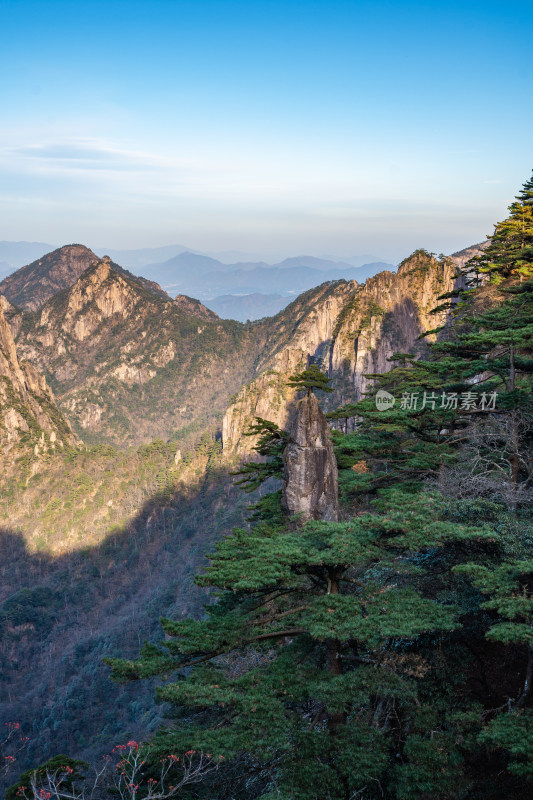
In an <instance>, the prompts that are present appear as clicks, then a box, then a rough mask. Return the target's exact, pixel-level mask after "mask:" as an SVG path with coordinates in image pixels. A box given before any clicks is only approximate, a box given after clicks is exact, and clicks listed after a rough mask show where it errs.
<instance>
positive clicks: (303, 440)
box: [282, 394, 339, 522]
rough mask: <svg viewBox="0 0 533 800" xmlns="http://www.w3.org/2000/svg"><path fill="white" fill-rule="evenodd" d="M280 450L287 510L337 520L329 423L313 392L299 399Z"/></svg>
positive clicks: (336, 479)
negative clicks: (287, 438)
mask: <svg viewBox="0 0 533 800" xmlns="http://www.w3.org/2000/svg"><path fill="white" fill-rule="evenodd" d="M289 435H290V440H289V443H288V445H287V447H286V448H285V451H284V453H283V464H284V467H285V469H284V472H285V477H284V480H283V490H282V502H283V507H284V508H285V509H286V511H287V512H288V513H289V514H290V515H291V516H294V515H295V514H299V515H300V519H301V520H302V522H305V521H307V520H310V519H325V520H337V519H338V517H339V505H338V475H337V462H336V460H335V454H334V452H333V445H332V443H331V440H330V437H329V429H328V424H327V422H326V418H325V416H324V414H323V413H322V410H321V408H320V406H319V404H318V400H317V398H316V397H315V395H314V394H308V395H306V396H305V397H304V398H303V399H302V400H300V401H299V403H298V406H297V410H296V415H295V417H294V419H293V421H292V424H291V425H290V429H289Z"/></svg>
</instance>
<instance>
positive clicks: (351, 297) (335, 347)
mask: <svg viewBox="0 0 533 800" xmlns="http://www.w3.org/2000/svg"><path fill="white" fill-rule="evenodd" d="M482 247H483V245H475V246H473V247H471V248H467V250H464V251H461V252H460V253H456V254H454V256H452V257H450V258H447V259H446V258H443V259H437V258H435V257H434V256H432V255H430V254H428V253H426V252H425V251H417V252H415V253H414V254H413V255H412V256H410V257H409V258H407V259H405V261H403V262H402V264H400V266H399V267H398V271H397V272H396V273H392V272H381V273H379V274H378V275H376V276H375V277H373V278H369V279H368V280H367V281H366V283H365V284H363V285H362V286H358V285H357V284H356V283H355V282H349V283H347V282H345V281H338V282H333V283H331V284H325V285H324V287H318V290H314V292H315V293H316V294H313V292H308V293H306V295H302V297H301V298H299V299H298V301H297V304H296V307H294V305H295V304H293V305H291V306H288V308H287V309H285V311H283V312H282V313H281V314H279V315H278V316H277V317H275V318H274V319H273V320H271V321H269V324H270V333H269V336H267V345H266V348H265V352H264V355H263V356H262V357H261V358H260V359H259V361H258V365H257V368H256V369H257V372H258V373H259V374H258V376H257V377H256V378H255V380H254V381H253V382H252V383H251V384H250V385H249V386H247V387H245V388H244V389H243V390H241V392H240V393H239V394H238V396H237V398H236V400H235V402H234V403H233V404H232V405H231V406H230V407H229V408H228V409H227V411H226V414H225V416H224V420H223V442H224V450H225V452H226V453H227V454H228V455H233V454H236V453H239V454H241V455H244V454H247V453H250V452H251V448H252V447H253V441H252V440H251V438H250V437H245V436H243V434H244V432H245V430H246V429H247V428H248V426H249V425H250V423H251V422H252V421H253V418H254V417H255V416H260V417H263V418H265V419H269V420H271V421H273V422H275V423H276V424H277V425H280V427H287V425H288V423H289V420H290V418H291V409H293V408H294V392H292V391H291V390H289V389H288V388H287V386H286V381H287V378H288V376H289V375H291V374H292V373H294V372H295V371H296V370H297V369H300V368H301V367H302V366H305V365H307V364H308V363H309V361H311V360H312V361H313V362H314V363H317V364H318V365H319V366H321V368H322V369H324V370H325V371H326V372H327V373H328V375H329V377H330V378H331V379H332V385H333V387H334V389H335V392H334V394H333V395H332V396H331V397H330V398H329V399H328V400H327V401H326V402H327V404H328V407H335V406H338V405H341V404H343V403H346V402H355V401H356V400H359V399H361V397H362V395H363V394H364V393H365V391H366V390H367V388H368V386H369V380H368V379H367V378H366V377H365V375H366V374H371V373H376V372H386V371H387V370H388V369H389V368H390V362H389V361H388V359H389V358H390V357H391V356H392V355H393V354H394V353H396V352H409V353H415V354H417V355H419V356H420V355H423V354H424V353H425V352H426V348H427V345H426V341H428V340H429V341H431V339H433V338H434V336H435V335H434V334H431V335H430V336H428V337H427V339H423V340H420V339H419V337H420V335H421V334H422V333H425V332H427V331H431V330H433V329H435V328H438V327H440V326H442V325H444V324H446V321H447V316H446V312H444V311H443V312H441V313H438V314H433V313H431V312H432V310H433V309H434V308H435V307H436V306H437V305H438V300H437V298H438V297H439V295H441V294H444V293H446V292H449V291H451V290H452V289H454V288H458V286H459V283H458V279H457V277H456V272H457V267H458V266H463V265H464V263H465V262H466V261H467V260H468V259H469V258H472V256H473V255H476V254H477V253H479V252H481V250H480V248H482ZM306 302H307V303H308V306H307V307H305V308H304V305H305V303H306ZM298 304H300V305H298ZM299 308H300V309H301V311H302V316H301V318H300V319H299V318H298V317H297V314H296V313H295V312H297V311H298V309H299ZM291 321H292V324H291ZM269 337H270V338H269ZM269 341H272V342H275V346H274V347H273V348H272V349H271V350H270V351H269V347H268V342H269Z"/></svg>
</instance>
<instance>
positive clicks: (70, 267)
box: [0, 244, 98, 311]
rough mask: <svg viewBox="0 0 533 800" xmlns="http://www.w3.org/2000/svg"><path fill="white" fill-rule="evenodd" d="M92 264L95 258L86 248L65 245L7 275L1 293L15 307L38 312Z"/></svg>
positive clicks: (78, 245) (83, 246)
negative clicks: (49, 299) (50, 298)
mask: <svg viewBox="0 0 533 800" xmlns="http://www.w3.org/2000/svg"><path fill="white" fill-rule="evenodd" d="M95 261H98V256H96V255H95V254H94V253H93V251H92V250H89V248H88V247H85V245H83V244H67V245H64V246H63V247H59V248H58V249H57V250H53V251H52V252H51V253H47V254H46V255H45V256H42V258H39V259H37V260H36V261H33V262H32V263H31V264H28V265H27V266H25V267H21V269H19V270H17V271H16V272H14V273H13V274H12V275H9V276H8V277H7V278H5V279H4V280H3V281H2V283H0V292H1V293H2V294H4V295H5V296H6V297H7V299H8V300H9V301H10V302H11V303H13V304H14V305H16V306H20V307H21V308H23V309H25V310H27V311H37V309H39V308H40V307H41V306H42V305H43V304H44V303H45V302H46V301H47V300H48V298H49V297H52V295H54V294H56V293H57V292H59V291H61V290H62V289H65V288H67V287H68V286H72V284H73V283H75V281H76V280H77V279H78V278H79V276H80V275H81V274H82V272H85V270H86V269H87V267H89V266H91V264H93V263H94V262H95Z"/></svg>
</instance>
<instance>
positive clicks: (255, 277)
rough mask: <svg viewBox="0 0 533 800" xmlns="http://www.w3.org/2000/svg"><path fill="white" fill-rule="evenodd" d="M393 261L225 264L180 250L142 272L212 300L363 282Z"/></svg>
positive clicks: (167, 285)
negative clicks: (336, 282)
mask: <svg viewBox="0 0 533 800" xmlns="http://www.w3.org/2000/svg"><path fill="white" fill-rule="evenodd" d="M384 269H394V267H393V265H392V264H387V263H386V262H383V261H379V262H376V263H371V264H365V265H363V266H360V267H354V266H352V265H351V264H348V263H346V262H336V261H330V260H327V259H320V258H316V257H314V256H305V255H303V256H297V257H291V258H286V259H284V260H283V261H280V262H279V263H278V264H267V263H265V262H258V263H253V262H244V263H237V264H222V263H221V262H220V261H217V260H216V259H213V258H211V257H209V256H202V255H198V254H196V253H189V252H185V253H180V254H179V255H177V256H174V257H173V258H171V259H169V260H168V261H165V262H162V263H160V264H150V265H147V266H146V267H145V268H144V270H143V274H144V275H145V276H147V277H149V278H151V279H152V280H155V281H157V282H158V283H159V284H161V286H163V288H164V289H165V290H166V291H168V292H169V294H171V295H172V294H173V293H174V292H176V291H179V292H182V293H185V294H189V295H192V296H193V297H199V298H200V299H201V300H203V301H206V300H210V299H212V298H213V297H216V296H220V295H244V294H247V295H254V294H280V295H284V296H292V297H295V296H296V295H298V294H300V293H301V292H305V291H307V290H308V289H311V288H312V287H313V286H318V285H320V284H321V283H324V281H331V280H343V279H344V280H356V281H357V282H358V283H361V282H363V281H364V280H366V278H368V277H372V276H373V275H375V274H377V273H378V272H381V271H383V270H384Z"/></svg>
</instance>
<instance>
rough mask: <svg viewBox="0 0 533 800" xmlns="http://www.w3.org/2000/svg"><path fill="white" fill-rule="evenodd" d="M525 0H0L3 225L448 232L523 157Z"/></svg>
mask: <svg viewBox="0 0 533 800" xmlns="http://www.w3.org/2000/svg"><path fill="white" fill-rule="evenodd" d="M532 33H533V4H532V3H531V2H514V1H513V0H510V2H508V3H506V4H503V3H501V2H499V3H493V2H491V1H490V0H485V1H484V2H477V0H474V1H473V2H467V1H466V0H463V2H447V1H446V0H442V1H441V2H440V3H434V2H431V1H430V0H427V2H407V1H404V0H398V1H397V2H392V1H390V2H380V1H378V2H369V1H367V0H361V2H360V1H359V0H351V2H339V1H336V0H330V2H327V3H326V2H322V1H321V0H320V1H317V2H313V0H307V2H294V1H293V0H285V2H277V0H271V1H268V2H260V1H258V2H252V1H250V2H225V0H219V1H218V2H206V1H205V0H196V2H182V0H174V2H165V1H164V0H163V1H161V0H160V1H159V2H157V3H153V4H149V3H147V2H131V1H130V2H114V1H113V0H108V1H107V2H88V3H80V2H54V0H50V1H49V2H43V0H40V1H39V2H29V1H26V0H18V1H17V2H13V0H2V1H1V3H0V75H1V76H2V78H1V81H0V113H1V115H2V125H1V128H0V239H25V240H44V241H49V242H51V243H54V244H62V243H65V242H72V241H81V242H83V243H86V244H88V245H89V246H92V247H99V246H109V247H141V246H157V245H163V244H169V243H174V242H182V243H184V244H186V245H188V246H190V247H194V248H196V249H200V250H210V251H214V250H218V251H220V250H224V249H240V250H245V251H250V252H256V253H258V254H262V255H268V254H276V255H277V254H284V255H294V254H297V253H302V252H307V253H311V254H315V255H318V254H322V253H331V254H336V255H342V254H345V255H355V254H358V253H365V252H370V253H376V254H377V255H379V256H382V257H386V258H388V259H393V260H395V259H399V258H401V257H403V256H405V255H407V254H408V253H409V252H410V251H411V250H413V249H414V248H415V247H427V248H428V249H430V250H432V251H436V252H441V251H443V252H450V251H452V250H454V249H458V248H460V247H462V246H466V245H468V244H470V243H472V242H474V241H478V240H480V239H482V238H483V237H484V236H485V234H487V233H489V232H490V231H491V230H492V224H493V223H494V222H495V221H496V220H497V219H500V218H502V216H504V215H505V210H506V207H507V205H508V204H509V202H510V201H511V200H512V197H513V195H514V194H515V193H516V191H517V190H518V189H519V187H520V185H521V184H522V183H523V182H524V180H526V179H527V178H528V177H529V176H530V174H531V169H532V168H533V148H532V140H533V135H532V131H533V102H532V92H531V86H532V85H533V81H532V77H533V76H532V62H531V58H530V43H531V36H532Z"/></svg>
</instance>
